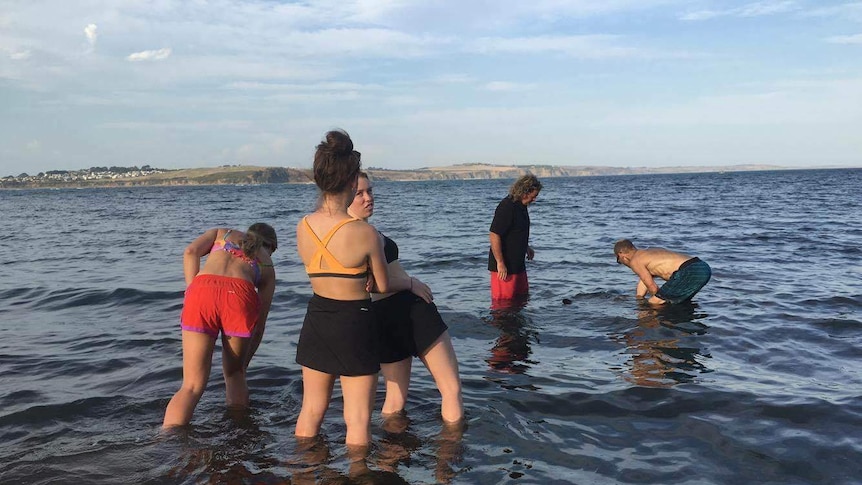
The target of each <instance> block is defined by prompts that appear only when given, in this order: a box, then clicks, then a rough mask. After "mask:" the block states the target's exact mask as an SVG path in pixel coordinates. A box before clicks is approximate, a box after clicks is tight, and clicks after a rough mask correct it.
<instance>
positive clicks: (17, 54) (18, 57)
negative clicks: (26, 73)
mask: <svg viewBox="0 0 862 485" xmlns="http://www.w3.org/2000/svg"><path fill="white" fill-rule="evenodd" d="M30 55H31V54H30V51H28V50H22V51H12V52H9V59H12V60H13V61H23V60H25V59H29V58H30Z"/></svg>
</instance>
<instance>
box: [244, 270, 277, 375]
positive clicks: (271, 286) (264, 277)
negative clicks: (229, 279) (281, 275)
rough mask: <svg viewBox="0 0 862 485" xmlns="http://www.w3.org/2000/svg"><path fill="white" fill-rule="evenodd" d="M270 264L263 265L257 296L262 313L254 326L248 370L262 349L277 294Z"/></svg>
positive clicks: (247, 362)
mask: <svg viewBox="0 0 862 485" xmlns="http://www.w3.org/2000/svg"><path fill="white" fill-rule="evenodd" d="M269 264H270V265H269V266H263V265H261V266H262V267H261V272H260V273H261V274H260V283H259V284H258V288H257V294H258V297H259V298H260V313H259V314H258V316H257V323H256V324H255V326H254V334H253V335H252V336H251V348H250V349H249V352H248V356H246V359H245V367H246V368H248V364H249V363H250V362H251V358H252V357H253V356H254V353H255V352H257V348H258V347H260V342H261V340H263V332H264V330H265V329H266V319H267V317H268V316H269V309H270V308H271V307H272V297H273V295H274V294H275V269H274V268H273V267H272V266H271V264H272V263H269Z"/></svg>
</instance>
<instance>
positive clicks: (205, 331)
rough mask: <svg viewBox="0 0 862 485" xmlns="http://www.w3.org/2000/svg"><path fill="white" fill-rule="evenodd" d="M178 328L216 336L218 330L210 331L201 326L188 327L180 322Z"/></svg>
mask: <svg viewBox="0 0 862 485" xmlns="http://www.w3.org/2000/svg"><path fill="white" fill-rule="evenodd" d="M180 328H181V329H183V330H185V331H186V332H194V333H205V334H207V335H209V336H210V337H218V330H216V331H215V332H211V331H209V330H206V329H203V328H198V327H189V326H187V325H183V324H182V323H180Z"/></svg>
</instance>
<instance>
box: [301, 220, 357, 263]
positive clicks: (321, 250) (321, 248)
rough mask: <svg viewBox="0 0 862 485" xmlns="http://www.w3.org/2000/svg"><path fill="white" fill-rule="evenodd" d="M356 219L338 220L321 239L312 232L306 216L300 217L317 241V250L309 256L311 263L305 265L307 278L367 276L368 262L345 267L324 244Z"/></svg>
mask: <svg viewBox="0 0 862 485" xmlns="http://www.w3.org/2000/svg"><path fill="white" fill-rule="evenodd" d="M358 220H359V219H345V220H343V221H341V222H339V223H338V224H336V225H334V226H332V229H330V230H329V232H328V233H326V236H324V237H323V240H321V239H320V238H318V237H317V234H315V233H314V230H313V229H312V228H311V225H310V224H309V223H308V220H307V216H306V217H303V218H302V222H303V224H304V225H305V229H306V230H307V231H308V233H309V234H310V235H311V237H312V238H314V242H315V243H317V251H315V252H314V255H313V256H312V257H311V263H310V264H309V265H307V266H306V267H305V272H306V273H308V277H309V278H317V277H321V276H332V277H335V278H365V277H366V276H368V263H365V264H363V265H362V266H359V267H356V268H345V267H344V266H342V264H341V263H339V262H338V260H337V259H335V256H333V255H332V253H330V252H329V250H328V249H326V245H327V244H329V240H330V239H332V236H334V235H335V233H336V232H337V231H338V230H339V229H341V227H342V226H344V225H345V224H349V223H351V222H354V221H358ZM324 261H326V267H325V268H324V267H323V262H324Z"/></svg>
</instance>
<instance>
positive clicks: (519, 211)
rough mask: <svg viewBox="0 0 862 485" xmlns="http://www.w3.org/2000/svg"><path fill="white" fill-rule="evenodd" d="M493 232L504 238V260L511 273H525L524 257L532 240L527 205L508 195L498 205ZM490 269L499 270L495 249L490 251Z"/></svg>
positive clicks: (493, 222)
mask: <svg viewBox="0 0 862 485" xmlns="http://www.w3.org/2000/svg"><path fill="white" fill-rule="evenodd" d="M491 232H493V233H495V234H499V235H500V238H501V239H502V240H503V261H505V262H506V269H507V270H508V271H509V274H518V273H523V272H524V271H526V270H527V266H526V265H525V264H524V258H526V256H527V244H528V242H529V240H530V214H528V213H527V206H525V205H524V204H522V203H521V202H515V201H513V200H512V198H511V197H508V196H507V197H506V198H505V199H503V200H501V201H500V203H499V204H498V205H497V210H495V211H494V220H493V221H491ZM488 271H493V272H496V271H497V260H496V259H495V258H494V253H493V251H490V250H489V251H488Z"/></svg>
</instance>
